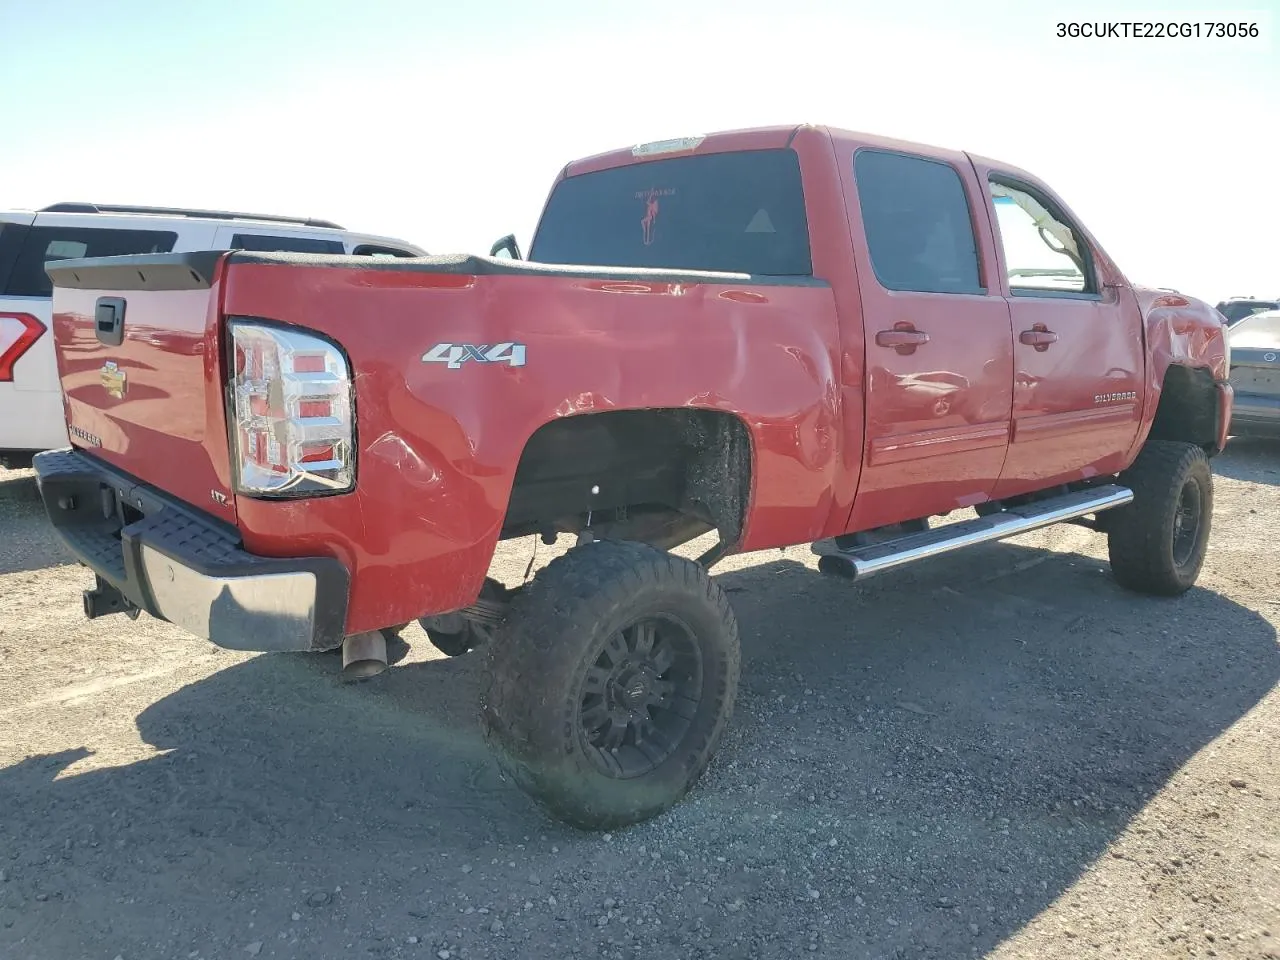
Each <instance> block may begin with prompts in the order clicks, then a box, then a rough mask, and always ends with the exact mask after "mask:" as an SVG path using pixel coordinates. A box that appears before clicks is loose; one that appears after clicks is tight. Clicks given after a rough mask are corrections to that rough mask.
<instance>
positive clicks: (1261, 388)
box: [1227, 310, 1280, 438]
mask: <svg viewBox="0 0 1280 960" xmlns="http://www.w3.org/2000/svg"><path fill="white" fill-rule="evenodd" d="M1227 343H1228V344H1230V346H1231V354H1230V356H1231V385H1232V387H1234V388H1235V395H1236V397H1235V405H1234V407H1233V409H1232V414H1231V428H1230V430H1231V433H1232V435H1233V436H1237V437H1277V438H1280V310H1267V311H1264V312H1262V313H1255V314H1253V315H1252V316H1250V317H1245V318H1244V319H1243V320H1241V321H1240V322H1239V323H1237V324H1235V325H1234V326H1233V327H1232V328H1231V329H1230V330H1228V331H1227Z"/></svg>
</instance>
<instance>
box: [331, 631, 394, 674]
mask: <svg viewBox="0 0 1280 960" xmlns="http://www.w3.org/2000/svg"><path fill="white" fill-rule="evenodd" d="M386 669H387V638H386V637H385V636H384V635H383V633H382V631H381V630H370V631H369V632H368V633H357V634H355V635H354V636H350V637H347V638H346V639H344V640H343V641H342V679H343V680H347V681H352V682H354V681H356V680H368V679H369V678H370V677H376V676H377V675H378V674H380V673H382V672H383V671H384V670H386Z"/></svg>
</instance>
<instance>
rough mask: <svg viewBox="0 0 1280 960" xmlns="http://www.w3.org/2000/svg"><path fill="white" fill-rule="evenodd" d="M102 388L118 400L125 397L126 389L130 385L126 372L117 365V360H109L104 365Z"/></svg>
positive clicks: (101, 375)
mask: <svg viewBox="0 0 1280 960" xmlns="http://www.w3.org/2000/svg"><path fill="white" fill-rule="evenodd" d="M100 377H101V380H102V389H103V390H106V391H107V393H108V394H110V395H111V396H113V397H115V398H116V399H117V400H123V399H124V391H125V388H126V387H127V386H128V382H127V378H126V376H125V372H124V371H123V370H121V369H120V368H119V367H117V366H116V365H115V361H113V360H108V361H107V362H106V363H104V364H103V365H102V373H101V374H100Z"/></svg>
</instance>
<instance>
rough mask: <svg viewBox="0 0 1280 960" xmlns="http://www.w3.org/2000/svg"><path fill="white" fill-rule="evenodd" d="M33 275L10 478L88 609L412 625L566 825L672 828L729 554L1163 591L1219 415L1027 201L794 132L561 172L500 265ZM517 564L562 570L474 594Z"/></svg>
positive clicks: (730, 646)
mask: <svg viewBox="0 0 1280 960" xmlns="http://www.w3.org/2000/svg"><path fill="white" fill-rule="evenodd" d="M500 247H504V248H505V249H506V250H507V252H509V253H511V254H512V256H510V257H502V256H497V255H496V254H498V253H501V252H502V249H500ZM49 274H50V276H51V277H52V278H53V281H54V284H55V294H54V314H55V316H54V321H53V326H54V333H55V337H56V342H57V350H58V363H59V367H60V373H61V378H62V385H63V392H64V396H65V405H66V415H67V420H68V426H69V430H70V434H71V436H72V438H73V444H74V446H73V448H72V449H68V450H62V451H54V452H50V453H46V454H43V455H41V456H40V457H38V458H37V461H36V466H37V469H38V472H39V482H40V488H41V491H42V495H43V499H44V503H45V505H46V508H47V510H48V513H49V516H50V518H51V519H52V522H53V524H54V525H55V526H56V528H57V530H58V532H59V533H60V535H61V536H62V537H63V538H64V539H65V541H66V542H67V543H68V544H69V545H70V548H71V549H72V550H73V551H74V552H75V553H76V555H77V556H78V557H79V558H80V559H81V560H82V561H83V562H84V563H85V564H86V565H88V566H89V567H90V568H92V570H93V571H94V572H95V574H96V582H97V585H96V587H95V589H93V590H90V591H87V592H86V594H85V611H86V614H87V615H88V616H90V617H94V616H98V615H101V614H104V613H113V612H123V613H126V614H130V615H132V616H136V615H137V614H138V612H139V611H145V612H147V613H149V614H151V615H152V616H157V617H162V618H165V619H167V620H169V621H171V622H173V623H175V624H177V625H179V626H181V627H183V628H185V629H186V630H188V631H190V632H191V633H193V634H196V635H198V636H201V637H206V638H208V639H210V640H212V641H213V642H214V643H216V644H220V645H222V646H225V647H232V648H236V649H241V650H246V649H247V650H263V651H283V650H312V651H321V650H326V649H334V648H338V647H342V648H343V651H344V660H345V661H346V662H347V663H354V664H356V667H355V669H360V667H361V666H368V665H369V664H370V663H372V665H373V669H375V670H376V669H377V668H378V667H379V666H380V665H384V664H385V644H384V643H383V638H384V633H383V631H386V630H389V629H396V628H399V627H402V626H403V625H404V624H406V623H409V622H412V621H414V620H420V621H421V622H422V623H423V626H424V627H425V628H426V630H427V632H428V635H429V636H430V637H431V639H432V640H433V642H434V643H435V644H436V645H437V646H439V647H440V648H441V649H442V650H444V651H445V652H446V653H449V654H459V653H465V652H466V651H468V650H470V649H472V648H475V647H483V656H484V657H485V658H486V662H485V668H484V676H485V677H486V682H485V685H484V692H483V695H482V704H481V717H482V725H483V728H484V730H485V733H486V736H487V737H488V739H489V741H490V742H491V743H492V744H493V745H494V746H495V747H496V752H497V755H498V757H499V759H500V762H501V763H502V765H503V767H504V769H505V770H506V771H508V773H509V774H510V775H511V777H512V778H513V779H515V780H516V781H517V782H518V783H519V784H520V785H521V786H522V787H523V788H524V789H526V790H527V791H528V792H529V793H530V794H532V795H533V796H534V797H535V798H537V799H538V800H539V801H541V802H542V803H543V804H544V805H545V807H547V808H548V809H549V810H550V811H552V812H553V814H554V815H556V816H558V817H560V818H562V819H564V820H566V821H568V822H571V823H575V824H578V825H581V826H584V827H596V828H600V827H605V826H615V825H621V824H626V823H631V822H635V821H638V820H641V819H644V818H646V817H649V816H652V815H654V814H655V813H657V812H659V811H661V810H664V809H666V808H668V807H669V806H671V805H672V804H674V803H676V802H677V801H678V800H679V799H680V798H681V797H682V796H683V795H684V793H685V792H686V791H687V790H688V789H689V787H690V786H691V785H692V784H693V782H694V781H695V780H697V778H698V777H699V776H700V774H701V773H702V771H703V770H704V768H705V766H706V764H707V763H708V761H709V759H710V757H711V755H712V753H713V752H714V750H715V748H716V746H717V743H718V742H719V740H720V738H721V734H722V732H723V730H724V728H725V724H726V723H727V721H728V719H729V715H730V712H731V710H732V706H733V702H734V697H735V692H736V689H737V684H738V675H739V648H738V628H737V625H736V622H735V620H734V615H733V612H732V611H731V609H730V606H729V603H728V601H727V600H726V597H725V594H724V593H723V592H722V591H721V589H720V588H719V587H718V586H717V584H716V582H715V580H714V579H712V578H711V577H710V576H709V575H708V572H707V571H708V568H710V567H711V566H712V565H713V564H714V563H715V562H716V561H717V560H719V559H720V558H722V557H724V556H725V555H727V554H730V553H738V552H743V551H754V550H762V549H765V548H775V547H781V546H786V545H790V544H805V543H812V544H814V547H813V549H814V551H815V552H817V553H818V554H820V561H819V566H820V568H821V569H822V570H823V571H827V572H831V573H836V574H843V575H846V576H852V577H855V578H858V577H864V576H868V575H871V574H874V573H876V572H879V571H882V570H884V569H887V568H890V567H894V566H897V565H900V564H903V563H908V562H911V561H914V560H917V559H920V558H924V557H929V556H932V555H935V554H939V553H943V552H946V551H949V550H954V549H958V548H961V547H964V546H967V545H969V544H973V543H979V542H983V541H988V540H995V539H1000V538H1002V537H1007V536H1010V535H1012V534H1017V533H1021V532H1023V531H1026V530H1030V529H1033V528H1036V527H1041V526H1044V525H1047V524H1050V523H1057V522H1062V521H1070V522H1077V523H1082V524H1084V525H1086V526H1089V527H1092V528H1094V529H1096V530H1099V531H1102V532H1104V533H1105V534H1106V536H1107V537H1108V542H1109V548H1110V557H1111V563H1112V567H1113V570H1114V572H1115V576H1116V578H1117V579H1118V581H1119V582H1120V583H1121V584H1123V585H1124V586H1126V587H1129V588H1132V589H1134V590H1138V591H1142V592H1146V593H1150V594H1163V595H1174V594H1178V593H1181V592H1182V591H1185V590H1186V589H1187V588H1189V587H1190V586H1191V585H1192V583H1193V582H1194V581H1195V579H1196V577H1197V575H1198V573H1199V570H1200V567H1201V564H1202V561H1203V558H1204V554H1205V549H1206V542H1207V539H1208V536H1209V529H1210V521H1211V513H1212V480H1211V475H1210V470H1209V458H1210V457H1212V456H1213V455H1214V454H1216V453H1218V452H1219V451H1220V450H1221V449H1222V447H1223V445H1224V443H1225V436H1226V426H1227V424H1228V422H1229V420H1230V414H1231V403H1232V393H1231V388H1230V386H1229V384H1228V382H1227V375H1228V356H1227V354H1228V349H1227V347H1226V345H1225V341H1224V337H1223V326H1222V322H1221V319H1220V318H1219V317H1218V315H1217V314H1216V313H1215V312H1214V311H1213V310H1212V309H1211V308H1210V307H1209V306H1207V305H1206V304H1204V303H1201V302H1198V301H1195V300H1193V299H1191V298H1189V297H1184V296H1181V295H1178V294H1174V293H1171V292H1167V291H1160V290H1150V289H1142V288H1138V287H1135V286H1134V285H1132V284H1130V283H1129V282H1128V281H1127V280H1126V279H1125V277H1124V275H1123V274H1122V273H1121V271H1120V269H1119V268H1118V267H1117V266H1116V264H1115V263H1114V262H1113V261H1112V260H1111V259H1110V258H1109V257H1108V256H1107V254H1106V253H1105V252H1104V251H1103V249H1102V247H1101V246H1100V245H1099V244H1098V242H1097V241H1096V240H1095V239H1094V238H1093V236H1092V235H1090V233H1089V232H1088V231H1087V230H1086V228H1085V227H1084V225H1083V224H1082V223H1081V222H1080V221H1079V219H1078V218H1077V217H1076V216H1075V215H1074V214H1072V212H1071V211H1070V209H1069V208H1068V207H1067V205H1066V204H1065V203H1064V202H1063V201H1062V200H1061V199H1059V197H1058V196H1057V195H1056V194H1055V193H1054V192H1053V191H1052V190H1051V189H1050V188H1049V187H1047V186H1046V185H1045V184H1043V183H1041V182H1040V181H1039V180H1037V179H1036V178H1035V177H1033V176H1032V175H1031V174H1029V173H1026V172H1024V171H1022V170H1018V169H1016V168H1014V167H1011V166H1009V165H1007V164H1003V163H999V162H997V161H994V160H987V159H983V158H981V157H977V156H972V155H969V154H966V153H959V152H952V151H948V150H942V149H935V148H932V147H926V146H920V145H916V144H910V143H903V142H898V141H891V140H885V139H880V138H875V137H870V136H865V135H861V134H854V133H848V132H843V131H838V130H832V129H828V128H826V127H819V126H808V125H805V126H799V127H787V128H768V129H756V130H747V131H736V132H729V133H721V134H717V135H714V136H707V137H689V138H683V139H679V140H672V141H666V142H662V143H657V144H645V145H641V146H637V147H635V148H634V149H627V150H620V151H616V152H613V153H607V154H603V155H600V156H596V157H591V158H589V159H585V160H580V161H577V162H575V163H571V164H569V165H568V166H567V167H565V169H564V170H563V171H562V173H561V175H560V176H559V177H558V178H557V180H556V182H555V184H554V186H553V188H552V190H551V193H550V195H549V197H548V199H547V201H546V205H545V208H544V210H543V215H542V217H541V220H540V222H539V225H538V228H537V230H536V233H535V236H534V239H533V242H532V245H531V248H530V251H529V258H528V260H522V259H520V256H519V252H518V250H516V249H515V248H514V243H507V244H505V246H504V245H503V244H501V242H500V244H499V245H495V249H494V250H492V251H491V252H490V256H488V257H479V256H455V257H442V256H433V257H423V258H418V259H403V260H369V259H362V258H357V257H346V256H315V255H302V254H270V253H251V252H243V251H240V252H235V251H232V252H226V251H223V252H209V253H196V254H183V255H150V256H133V257H115V258H106V259H100V260H79V261H64V262H61V263H59V264H57V265H54V266H51V267H50V268H49ZM970 508H972V511H973V513H972V514H970V515H969V517H968V518H967V519H965V518H963V516H962V517H961V518H952V522H948V523H944V524H933V525H931V520H932V518H937V517H943V516H946V515H947V514H951V513H953V512H956V511H963V510H967V509H970ZM975 514H976V515H975ZM711 531H716V533H717V537H716V541H715V546H714V547H712V548H711V549H710V550H708V551H707V552H706V553H705V554H704V555H703V556H701V557H700V558H699V560H698V561H697V562H694V561H688V560H685V559H682V558H680V557H677V556H675V555H673V554H671V553H670V552H668V551H669V550H670V549H671V548H673V547H675V546H677V545H680V544H684V543H687V542H689V541H690V540H692V539H694V538H696V537H699V536H701V535H703V534H709V533H710V532H711ZM533 534H537V535H541V536H542V537H543V538H544V539H546V540H548V541H551V540H554V539H555V538H556V537H557V536H559V535H570V536H576V537H577V545H576V546H575V547H574V548H573V549H571V550H570V551H569V552H568V553H567V554H566V555H564V556H563V557H560V558H558V559H556V560H555V561H553V562H552V563H550V564H549V565H548V566H547V567H546V568H545V569H543V570H542V571H541V572H540V573H539V574H538V575H537V576H536V577H535V578H534V579H533V580H532V582H530V583H529V584H528V585H527V586H523V585H520V584H506V583H500V582H498V581H497V580H496V579H494V578H493V577H491V576H490V564H491V560H492V557H493V554H494V550H495V545H496V544H497V542H498V541H499V540H503V539H507V538H512V537H521V536H528V535H533Z"/></svg>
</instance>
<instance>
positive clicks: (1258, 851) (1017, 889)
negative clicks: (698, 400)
mask: <svg viewBox="0 0 1280 960" xmlns="http://www.w3.org/2000/svg"><path fill="white" fill-rule="evenodd" d="M1215 471H1216V473H1217V474H1218V481H1217V509H1216V514H1215V521H1214V522H1215V527H1214V535H1213V539H1212V542H1211V546H1210V553H1209V559H1208V563H1207V565H1206V569H1205V572H1204V574H1203V576H1202V578H1201V580H1200V585H1199V586H1198V587H1197V588H1196V589H1195V590H1193V591H1191V592H1190V593H1189V594H1187V595H1186V596H1184V597H1182V598H1180V599H1178V600H1174V601H1160V600H1154V599H1147V598H1142V597H1137V596H1134V595H1131V594H1127V593H1125V592H1123V591H1122V590H1120V589H1119V588H1118V587H1117V586H1116V585H1115V584H1114V583H1113V582H1112V580H1111V579H1110V577H1109V575H1108V572H1107V566H1106V563H1105V559H1104V558H1105V543H1104V541H1103V539H1102V538H1101V537H1100V536H1097V535H1095V534H1093V533H1090V532H1089V531H1086V530H1083V529H1081V528H1078V527H1062V528H1058V529H1052V530H1048V531H1041V532H1038V533H1035V534H1029V535H1026V536H1023V537H1020V538H1018V539H1016V540H1013V541H1010V542H1007V543H1004V544H999V545H993V546H989V547H983V548H977V549H974V550H972V551H970V552H968V553H962V554H960V555H956V556H954V557H950V558H942V559H939V560H936V561H934V562H932V563H930V564H928V565H927V566H925V565H921V566H918V567H915V568H909V569H906V570H903V571H901V572H898V573H894V574H889V575H885V576H884V577H883V578H878V579H876V580H872V581H870V582H868V583H867V584H864V585H858V586H856V587H855V586H853V585H851V584H849V583H846V582H842V581H839V580H832V579H828V578H825V577H822V576H820V575H818V574H817V572H816V569H815V563H814V560H815V558H814V557H813V556H812V555H811V554H810V553H809V551H808V548H807V547H796V548H791V549H789V550H786V551H770V552H767V553H759V554H753V555H750V556H746V557H738V558H733V559H732V560H730V561H727V562H725V563H724V564H723V565H722V566H721V567H718V568H717V574H718V576H719V578H720V581H721V582H722V583H723V584H724V585H725V586H726V587H727V588H728V589H729V590H730V591H731V598H732V600H733V602H734V604H735V607H736V609H737V612H738V616H739V619H740V621H741V624H742V635H743V644H744V668H743V681H742V684H743V686H742V693H741V696H740V699H739V706H738V710H737V713H736V717H735V720H734V723H733V725H732V727H731V732H730V734H729V735H728V737H727V738H726V741H725V743H724V746H723V748H722V749H721V751H720V754H719V756H718V758H717V760H716V762H714V763H713V765H712V768H711V770H710V771H709V773H708V774H707V776H706V777H705V778H704V780H703V781H702V782H701V784H700V785H699V787H698V788H697V789H696V790H695V792H694V794H693V795H691V797H690V798H689V800H688V801H686V802H685V803H684V804H682V805H681V806H679V807H677V808H676V809H675V810H673V811H671V812H670V813H668V814H666V815H664V816H663V817H660V818H658V819H656V820H654V821H651V822H649V823H646V824H643V825H641V826H639V827H636V828H632V829H630V830H627V831H623V832H619V833H616V834H613V835H607V834H606V835H589V834H583V833H577V832H574V831H572V830H569V829H567V828H565V827H562V826H560V825H558V824H555V823H552V822H549V821H548V820H546V819H544V818H543V817H542V816H541V815H540V814H539V813H538V812H537V811H536V809H535V808H533V807H532V806H531V805H530V803H529V802H528V801H527V800H526V798H525V797H524V795H523V794H521V793H520V792H519V791H518V790H516V789H515V788H514V787H513V786H511V785H510V784H508V783H506V782H504V781H502V780H501V779H500V778H499V776H498V774H497V769H496V766H495V765H494V764H493V763H492V762H491V760H490V759H489V757H488V755H487V753H486V752H485V749H484V746H483V744H482V742H481V740H480V737H479V733H478V728H477V723H476V720H475V713H474V707H473V702H474V698H475V691H476V686H477V677H476V674H475V669H476V664H475V662H474V658H470V657H464V658H461V659H458V660H445V659H441V658H439V657H438V655H436V654H435V653H434V651H433V650H432V648H430V647H429V646H428V644H427V643H426V642H425V640H424V638H423V637H422V635H421V633H420V632H418V630H417V628H416V627H413V628H411V629H410V630H406V631H405V639H406V640H407V641H408V645H407V646H402V647H400V648H399V649H397V650H395V656H396V657H397V658H398V662H397V663H396V664H395V666H394V667H393V668H392V669H391V670H390V671H388V672H387V673H386V674H384V675H382V676H381V677H379V678H377V679H375V680H373V681H370V682H368V683H364V684H358V685H347V684H342V683H340V682H338V680H337V678H336V668H337V661H336V659H335V658H334V657H323V656H287V655H277V656H253V655H242V654H236V653H230V652H225V651H219V650H217V649H216V648H213V647H211V646H210V645H209V644H207V643H204V642H201V641H195V640H192V639H191V638H189V637H186V636H184V635H183V634H182V633H180V632H179V631H177V630H176V629H174V628H172V627H170V626H168V625H167V624H163V623H159V622H157V621H154V620H149V619H147V618H146V617H145V616H144V617H142V618H140V619H139V620H138V621H136V622H131V621H129V620H127V619H124V618H122V617H118V618H106V619H102V620H97V621H94V622H92V623H90V622H88V621H85V620H84V619H83V616H82V613H81V609H80V599H79V592H80V591H81V590H82V589H84V588H85V586H86V585H88V584H89V582H90V579H91V578H90V576H89V575H88V574H87V572H86V571H85V570H83V569H82V568H79V567H77V566H74V565H69V564H68V563H67V557H66V555H65V554H64V553H63V551H62V550H61V549H60V548H59V546H58V545H57V543H56V541H55V539H54V537H53V535H52V533H51V532H50V531H49V529H48V528H47V526H46V524H45V522H44V519H43V515H42V513H41V510H40V506H39V503H38V502H37V500H36V499H35V492H34V485H33V483H32V481H31V479H30V473H29V472H25V473H24V472H4V471H0V531H2V532H3V535H4V536H3V543H4V546H3V548H0V656H3V658H4V664H5V667H4V670H3V672H0V958H3V960H26V958H34V960H77V958H93V960H96V958H103V960H117V958H118V960H141V958H169V957H172V958H191V960H194V958H236V957H246V956H248V957H263V958H268V957H297V958H307V960H324V958H329V957H343V958H347V957H364V956H374V957H388V958H399V957H405V958H408V957H422V958H433V957H434V958H441V960H448V958H454V957H457V958H484V957H542V956H557V957H606V958H633V957H635V958H639V957H645V958H668V957H669V958H680V960H685V958H703V957H707V958H710V957H717V958H720V957H752V958H755V957H759V958H772V957H788V958H793V957H800V956H815V957H841V958H861V957H868V958H870V957H876V958H889V957H892V958H916V957H919V958H957V957H972V956H990V957H1000V958H1008V957H1064V958H1066V957H1070V958H1078V957H1089V956H1107V957H1123V958H1147V957H1183V956H1195V957H1209V956H1218V957H1251V958H1264V957H1271V958H1275V957H1280V830H1278V829H1277V823H1278V822H1280V820H1278V815H1280V736H1278V735H1277V731H1278V730H1280V722H1278V721H1280V686H1278V685H1277V680H1278V679H1280V649H1278V648H1277V639H1276V628H1277V624H1278V623H1280V445H1277V444H1268V443H1263V442H1252V443H1250V442H1245V441H1234V442H1233V443H1232V445H1231V447H1230V448H1229V450H1228V451H1227V453H1226V454H1225V455H1224V456H1223V457H1221V458H1220V459H1218V460H1217V461H1215ZM530 550H531V543H530V542H529V541H521V542H518V543H515V544H510V545H506V546H504V548H503V552H502V554H501V556H500V559H499V564H500V568H499V571H498V572H499V574H500V575H501V576H502V577H504V579H507V580H508V581H512V582H518V581H519V579H520V578H521V577H522V575H523V573H524V568H525V565H526V564H527V563H528V561H529V554H530ZM549 555H550V551H548V549H547V548H541V549H540V551H539V563H541V562H542V561H545V560H546V559H548V558H549Z"/></svg>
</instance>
